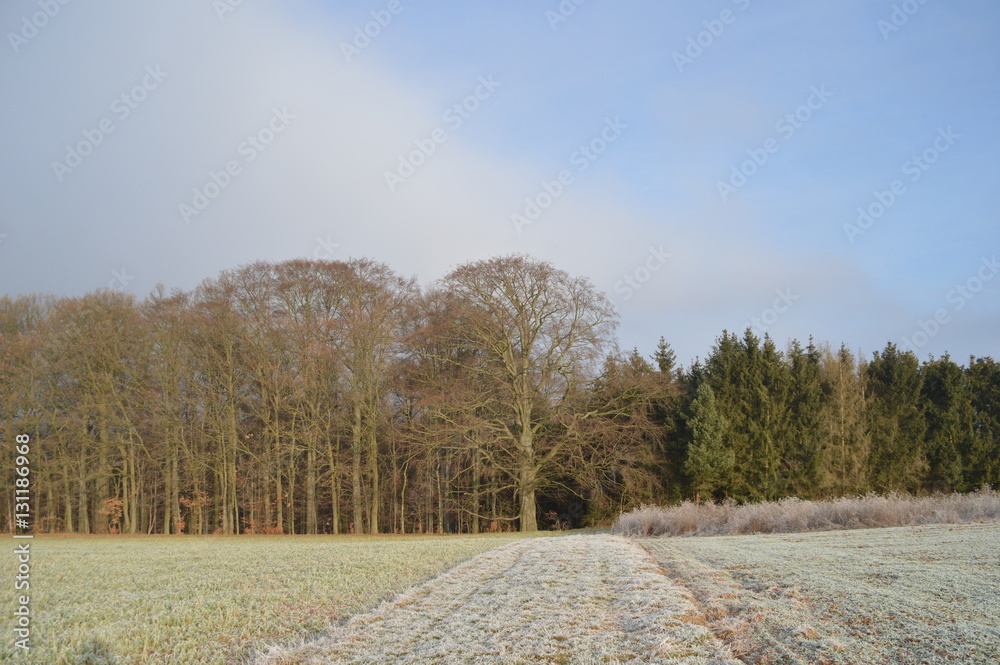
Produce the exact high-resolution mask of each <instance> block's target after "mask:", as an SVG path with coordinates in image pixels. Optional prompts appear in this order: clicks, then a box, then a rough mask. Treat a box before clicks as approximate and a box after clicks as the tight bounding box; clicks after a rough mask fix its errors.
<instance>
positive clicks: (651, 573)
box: [258, 536, 741, 665]
mask: <svg viewBox="0 0 1000 665" xmlns="http://www.w3.org/2000/svg"><path fill="white" fill-rule="evenodd" d="M704 623H705V619H704V617H703V616H702V615H701V614H700V612H699V611H698V610H697V608H696V607H695V605H694V602H693V599H692V597H691V595H690V594H689V593H688V591H687V590H686V589H684V588H683V587H681V586H678V585H676V584H674V583H673V582H671V581H670V579H669V578H668V577H667V576H666V575H665V573H664V571H663V569H662V568H660V566H659V565H658V564H657V563H656V562H655V560H654V559H653V558H652V557H651V556H650V555H649V553H647V552H646V551H645V550H643V549H642V548H640V547H638V546H636V545H634V544H632V543H630V542H629V541H627V540H625V539H623V538H618V537H614V536H567V537H562V538H537V539H532V540H526V541H522V542H518V543H514V544H511V545H507V546H504V547H500V548H498V549H496V550H491V551H489V552H487V553H485V554H482V555H480V556H478V557H475V558H474V559H471V560H469V561H466V562H465V563H462V564H460V565H458V566H456V567H455V568H453V569H451V570H450V571H448V572H446V573H444V574H443V575H441V576H439V577H437V578H435V579H433V580H431V581H430V582H427V583H426V584H423V585H420V586H417V587H413V588H412V589H410V590H408V591H406V592H404V593H403V594H401V595H400V596H399V597H397V598H396V599H395V600H394V601H391V602H388V603H384V604H383V605H382V606H381V607H379V608H378V609H377V610H375V611H373V612H370V613H367V614H362V615H358V616H356V617H354V618H352V619H351V620H350V621H349V622H348V623H347V624H345V625H344V626H341V627H339V628H337V629H335V630H334V631H333V632H332V633H331V634H329V635H328V636H326V637H323V638H321V639H320V640H317V641H314V642H310V643H308V644H305V645H302V646H300V647H297V648H294V649H283V650H274V651H273V652H272V653H271V654H270V655H269V656H268V657H263V658H261V659H260V660H259V661H258V663H260V665H264V664H266V665H293V664H294V665H306V664H310V665H311V664H314V663H315V664H318V663H463V664H467V663H671V664H678V665H679V664H686V665H696V664H697V665H741V663H740V662H739V661H737V660H733V659H732V658H731V657H730V656H729V655H728V653H727V652H726V650H725V648H724V647H723V646H722V645H721V643H720V642H719V641H718V640H717V639H716V638H715V637H713V635H712V634H711V633H710V632H709V631H708V629H707V628H705V626H704Z"/></svg>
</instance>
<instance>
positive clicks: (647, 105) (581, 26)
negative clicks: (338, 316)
mask: <svg viewBox="0 0 1000 665" xmlns="http://www.w3.org/2000/svg"><path fill="white" fill-rule="evenodd" d="M345 5H348V6H346V7H345ZM0 32H2V33H3V35H4V40H3V41H4V43H3V44H0V90H2V91H3V99H4V101H3V104H2V105H0V114H2V120H3V122H2V123H0V146H2V151H3V159H2V160H0V196H2V204H3V205H2V207H0V292H2V293H8V294H12V295H14V294H23V293H30V292H44V293H53V294H58V295H79V294H82V293H85V292H88V291H92V290H95V289H98V288H108V287H111V288H119V289H125V290H128V291H132V292H134V293H136V294H137V295H138V296H144V295H146V294H147V293H148V292H149V291H150V290H152V289H153V288H154V286H155V285H156V284H158V283H162V284H164V285H166V286H167V287H168V288H173V287H176V288H182V289H189V288H192V287H194V286H195V285H196V284H197V283H198V282H199V281H201V280H202V279H204V278H206V277H211V276H214V275H216V274H218V272H219V271H220V270H223V269H226V268H232V267H235V266H238V265H241V264H245V263H248V262H251V261H254V260H258V259H265V260H272V261H280V260H284V259H290V258H294V257H314V258H330V259H345V258H349V257H359V256H369V257H372V258H375V259H378V260H381V261H384V262H386V263H388V264H390V265H391V266H392V267H393V268H395V269H396V270H397V271H399V272H401V273H403V274H406V275H416V276H418V277H419V279H420V280H421V282H422V283H424V284H430V283H432V282H433V281H434V280H435V279H438V278H440V277H442V276H443V275H444V274H446V273H447V272H448V271H449V270H450V269H451V268H453V267H455V266H457V265H459V264H461V263H464V262H468V261H473V260H478V259H482V258H486V257H489V256H493V255H498V254H507V253H511V252H526V253H529V254H531V255H533V256H536V257H538V258H542V259H545V260H548V261H551V262H552V263H553V264H555V265H556V266H557V267H559V268H562V269H564V270H566V271H568V272H570V273H572V274H580V275H586V276H587V277H589V278H590V279H591V280H592V281H593V282H594V283H595V284H596V285H597V286H598V287H599V288H601V289H603V290H604V291H605V292H606V293H607V294H608V295H609V297H610V298H611V299H612V300H613V301H614V302H615V304H616V306H617V308H618V311H619V313H620V315H621V328H620V338H621V342H622V345H623V346H625V347H632V346H637V347H639V349H640V350H641V351H643V352H644V353H650V352H651V351H652V349H653V347H654V346H655V344H656V341H657V339H658V338H659V337H660V336H661V335H662V336H664V337H666V338H667V340H668V341H669V342H671V344H672V345H673V346H674V347H675V348H676V349H677V352H678V356H679V358H680V360H681V361H682V362H683V363H685V364H687V363H688V362H689V361H690V360H691V359H693V358H694V357H695V356H702V357H704V356H705V355H706V353H707V352H708V350H709V349H710V347H711V345H712V342H713V340H714V339H715V338H716V337H717V336H718V335H719V334H720V333H721V331H722V330H723V329H728V330H730V331H742V330H743V329H745V328H746V327H747V326H752V327H754V328H755V329H756V331H757V332H758V334H763V333H764V332H767V333H768V334H770V335H771V336H772V337H773V338H774V339H775V340H776V341H777V343H778V344H779V345H780V346H784V344H785V343H786V342H787V341H788V340H789V339H790V338H793V337H794V338H798V339H800V340H805V339H807V338H808V337H809V336H810V335H812V336H814V337H815V338H816V339H817V340H826V341H829V342H831V343H833V345H834V346H836V345H839V344H840V343H841V342H846V343H847V344H848V345H849V346H851V347H852V348H854V349H860V350H862V351H863V352H864V353H865V355H870V353H871V352H872V351H875V350H878V349H881V348H882V347H884V345H885V343H886V342H887V341H893V342H895V343H897V344H899V345H902V346H904V347H907V348H911V349H913V350H915V351H917V353H918V355H919V356H921V357H926V356H927V355H928V354H934V355H941V354H943V353H945V352H946V351H947V352H951V354H952V355H953V356H955V357H956V359H958V360H960V361H965V360H966V359H967V357H968V355H969V354H976V355H992V356H993V357H1000V335H998V331H1000V278H997V276H998V272H1000V265H998V264H997V262H996V258H997V257H998V255H1000V225H998V213H997V191H998V187H997V174H998V171H1000V169H998V166H997V155H1000V123H998V122H997V108H998V105H1000V5H998V4H997V3H996V2H995V0H951V1H949V2H945V1H944V0H919V1H918V0H905V1H897V2H895V3H894V2H890V1H887V0H838V1H837V2H832V1H830V2H808V3H803V2H800V1H796V0H776V1H773V2H769V3H765V2H761V1H759V0H711V1H704V2H697V3H696V2H679V1H654V0H619V1H616V2H610V1H608V0H562V2H559V1H558V0H512V1H509V2H470V1H469V0H464V1H458V0H446V1H439V2H433V3H431V2H412V1H410V0H372V1H365V2H353V3H344V2H340V3H334V2H332V1H330V0H285V1H283V2H272V1H269V0H242V1H240V0H215V1H214V2H213V1H210V0H197V1H195V0H174V1H172V2H169V3H167V2H149V1H134V2H122V1H118V2H100V3H98V2H84V0H5V1H4V2H3V3H2V5H0Z"/></svg>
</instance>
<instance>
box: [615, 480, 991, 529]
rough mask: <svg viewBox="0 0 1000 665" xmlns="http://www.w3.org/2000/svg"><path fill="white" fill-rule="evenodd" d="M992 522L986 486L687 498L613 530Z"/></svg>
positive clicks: (624, 519) (625, 519) (627, 518)
mask: <svg viewBox="0 0 1000 665" xmlns="http://www.w3.org/2000/svg"><path fill="white" fill-rule="evenodd" d="M994 520H1000V492H997V491H995V490H992V489H990V488H989V487H984V488H983V489H981V490H979V491H978V492H974V493H971V494H959V493H955V494H937V495H933V496H926V497H914V496H910V495H907V494H899V493H896V492H893V493H891V494H887V495H878V494H874V493H872V494H867V495H865V496H856V497H843V498H840V499H834V500H830V501H802V500H800V499H796V498H789V499H782V500H780V501H773V502H769V503H756V504H744V505H739V504H737V503H736V502H735V501H725V502H723V503H703V504H701V505H695V504H693V503H691V502H690V501H685V502H684V503H682V504H681V505H679V506H672V507H669V508H660V507H657V506H640V507H639V508H636V509H634V510H632V511H631V512H628V513H623V514H622V515H620V516H619V517H618V519H617V520H616V521H615V524H614V526H613V527H612V529H611V531H612V533H615V534H618V535H622V536H629V537H634V538H646V537H651V536H662V535H667V536H685V535H687V536H717V535H736V534H744V533H793V532H798V531H830V530H835V529H865V528H875V527H888V526H907V525H916V524H950V523H962V522H984V521H994Z"/></svg>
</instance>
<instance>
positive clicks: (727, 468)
mask: <svg viewBox="0 0 1000 665" xmlns="http://www.w3.org/2000/svg"><path fill="white" fill-rule="evenodd" d="M688 423H689V425H690V428H691V433H692V435H693V439H692V441H691V445H690V447H689V448H688V454H687V460H686V461H685V462H684V471H685V472H686V473H687V474H688V475H689V476H691V479H692V486H693V487H694V490H695V502H696V503H698V502H700V501H701V493H702V492H705V493H707V494H711V493H712V492H713V491H715V489H716V488H718V487H719V486H720V485H722V484H723V483H724V482H725V480H726V479H727V477H728V476H729V473H730V472H731V471H732V468H733V463H734V462H735V456H734V454H733V451H732V450H730V449H728V448H726V446H725V443H724V435H725V432H726V427H727V423H726V419H725V418H724V417H723V416H722V414H720V413H719V410H718V409H717V408H716V404H715V393H714V392H713V391H712V387H711V386H710V385H708V384H707V383H702V384H701V385H700V386H699V387H698V396H697V397H696V398H695V400H694V402H693V403H692V404H691V417H690V419H689V420H688Z"/></svg>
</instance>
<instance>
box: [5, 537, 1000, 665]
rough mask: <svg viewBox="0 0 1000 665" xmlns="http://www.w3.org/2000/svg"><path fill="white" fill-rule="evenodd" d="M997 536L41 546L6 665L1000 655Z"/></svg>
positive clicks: (116, 541)
mask: <svg viewBox="0 0 1000 665" xmlns="http://www.w3.org/2000/svg"><path fill="white" fill-rule="evenodd" d="M998 546H1000V524H997V523H993V524H970V525H935V526H917V527H899V528H889V529H872V530H857V531H835V532H820V533H804V534H782V535H766V536H725V537H699V538H656V539H636V540H630V539H625V538H622V537H618V536H611V535H565V536H560V537H550V538H525V537H520V536H516V535H504V536H444V537H442V536H437V537H374V538H373V537H335V538H330V537H314V538H306V537H238V538H170V537H158V538H38V539H35V540H34V541H33V545H32V549H33V558H32V564H33V568H32V593H31V595H32V611H33V619H34V622H35V623H34V627H35V628H36V630H37V633H36V638H37V640H38V641H37V642H36V645H37V646H36V649H35V650H33V652H32V658H30V659H27V660H26V659H22V658H15V657H14V656H15V654H14V652H13V649H12V646H11V644H12V638H11V637H10V633H9V632H7V634H6V635H5V636H4V638H3V641H2V643H0V662H4V663H6V662H15V663H21V662H23V663H39V664H44V665H84V664H86V665H111V664H126V663H127V664H139V663H143V664H146V663H177V664H179V665H187V664H194V663H208V664H215V663H233V664H242V663H247V662H250V661H251V660H254V661H255V663H256V664H257V665H304V664H312V663H580V664H587V663H673V664H678V665H680V664H684V665H739V664H740V663H752V664H755V665H763V664H765V663H767V664H768V665H780V664H796V665H798V664H807V663H808V664H816V665H846V664H848V663H851V664H858V665H876V664H878V665H883V664H887V665H893V664H897V665H898V664H914V665H915V664H917V663H920V664H923V663H928V664H937V663H942V664H944V663H947V664H951V665H954V664H958V665H992V664H995V663H998V662H1000V661H998V659H997V657H996V654H998V653H1000V600H998V598H1000V547H998ZM12 559H13V557H8V558H6V560H5V561H4V562H3V567H4V570H5V572H6V574H7V575H8V579H13V575H14V573H13V565H12V561H11V560H12ZM11 600H12V599H11V595H10V594H7V595H6V599H5V601H4V604H3V605H2V606H0V610H2V611H4V613H5V616H8V617H9V616H11V615H10V613H9V611H10V609H11V602H10V601H11ZM271 645H278V646H277V647H275V648H273V649H270V653H268V651H269V647H270V646H271ZM254 654H257V657H256V658H254ZM88 655H89V656H90V657H89V658H88V657H87V656H88Z"/></svg>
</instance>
